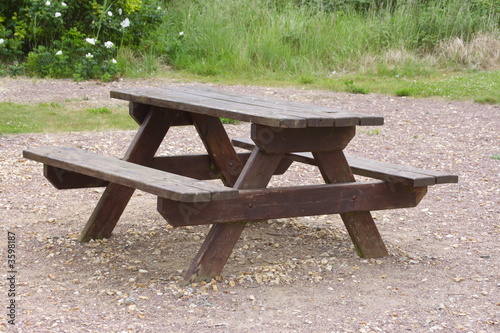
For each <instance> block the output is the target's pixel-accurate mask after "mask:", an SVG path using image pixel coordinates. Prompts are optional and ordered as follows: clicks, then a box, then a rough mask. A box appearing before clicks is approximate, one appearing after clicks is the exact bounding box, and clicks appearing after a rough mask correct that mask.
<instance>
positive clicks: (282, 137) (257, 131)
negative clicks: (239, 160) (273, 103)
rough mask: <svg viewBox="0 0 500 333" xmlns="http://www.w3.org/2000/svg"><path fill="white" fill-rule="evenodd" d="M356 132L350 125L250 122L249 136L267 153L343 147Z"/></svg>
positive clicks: (327, 149)
mask: <svg viewBox="0 0 500 333" xmlns="http://www.w3.org/2000/svg"><path fill="white" fill-rule="evenodd" d="M355 133H356V129H355V127H354V126H352V127H307V128H280V129H276V128H273V127H269V126H263V125H257V124H252V131H251V138H252V140H253V142H255V145H256V146H257V147H259V149H261V150H263V151H265V152H268V153H278V152H283V153H289V152H303V151H332V150H337V149H344V148H345V147H346V146H347V144H348V143H349V142H350V141H351V139H352V138H353V137H354V135H355Z"/></svg>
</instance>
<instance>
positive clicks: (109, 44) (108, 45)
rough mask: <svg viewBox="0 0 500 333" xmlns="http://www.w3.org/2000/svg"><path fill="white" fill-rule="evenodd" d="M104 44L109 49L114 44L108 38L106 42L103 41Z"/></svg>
mask: <svg viewBox="0 0 500 333" xmlns="http://www.w3.org/2000/svg"><path fill="white" fill-rule="evenodd" d="M104 46H106V48H107V49H110V48H112V47H113V46H115V44H113V42H111V41H109V40H108V41H107V42H106V43H104Z"/></svg>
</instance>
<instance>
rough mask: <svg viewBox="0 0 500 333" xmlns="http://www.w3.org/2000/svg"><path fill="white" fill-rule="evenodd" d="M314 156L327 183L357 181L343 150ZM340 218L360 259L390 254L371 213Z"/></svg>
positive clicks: (359, 213)
mask: <svg viewBox="0 0 500 333" xmlns="http://www.w3.org/2000/svg"><path fill="white" fill-rule="evenodd" d="M313 156H314V159H315V160H316V162H317V163H318V168H319V170H320V172H321V174H322V176H323V179H324V180H325V182H326V183H348V182H354V181H355V179H354V175H353V174H352V171H351V168H350V167H349V164H348V163H347V160H346V159H345V156H344V153H343V152H342V151H341V150H337V151H333V152H315V153H313ZM340 217H341V218H342V221H344V225H345V226H346V229H347V232H348V233H349V236H351V240H352V242H353V244H354V247H355V248H356V251H357V253H358V255H359V256H360V257H362V258H377V257H383V256H386V255H388V254H389V253H388V252H387V248H386V247H385V244H384V242H383V240H382V237H381V236H380V233H379V232H378V229H377V226H376V225H375V222H374V221H373V218H372V216H371V214H370V212H369V211H358V212H352V213H342V214H340Z"/></svg>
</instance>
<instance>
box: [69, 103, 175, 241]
mask: <svg viewBox="0 0 500 333" xmlns="http://www.w3.org/2000/svg"><path fill="white" fill-rule="evenodd" d="M177 115H178V112H173V111H166V110H162V109H160V108H157V107H151V108H150V110H149V112H148V113H147V115H146V116H145V118H144V120H143V122H142V124H141V127H140V128H139V131H138V132H137V134H136V135H135V137H134V140H133V141H132V143H131V144H130V147H129V148H128V150H127V153H126V154H125V157H124V160H126V161H129V162H133V163H137V164H142V165H149V164H150V163H151V161H152V159H153V157H154V155H155V153H156V151H157V150H158V147H159V146H160V144H161V142H162V141H163V139H164V137H165V135H166V134H167V131H168V129H169V128H170V126H171V125H172V123H173V121H174V120H175V118H176V117H177ZM134 191H135V189H133V188H130V187H126V186H122V185H118V184H114V183H110V184H109V185H108V186H107V187H106V189H105V191H104V193H103V195H102V197H101V199H100V200H99V202H98V203H97V206H96V208H95V209H94V212H93V213H92V215H91V216H90V218H89V220H88V221H87V224H86V225H85V227H84V229H83V230H82V232H81V234H80V239H79V240H80V242H88V241H89V240H91V239H101V238H109V237H111V233H112V232H113V229H114V227H115V226H116V223H117V222H118V220H119V219H120V216H121V215H122V213H123V211H124V210H125V207H126V206H127V204H128V202H129V200H130V198H131V197H132V195H133V194H134Z"/></svg>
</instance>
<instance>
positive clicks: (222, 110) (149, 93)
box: [111, 87, 307, 128]
mask: <svg viewBox="0 0 500 333" xmlns="http://www.w3.org/2000/svg"><path fill="white" fill-rule="evenodd" d="M111 97H112V98H117V99H124V100H128V101H131V102H134V103H141V104H147V105H155V106H158V107H161V108H166V109H173V110H179V111H187V112H192V113H198V114H205V115H209V116H213V117H221V118H229V119H234V120H238V121H245V122H254V123H259V124H264V125H269V126H274V127H290V128H301V127H306V126H307V120H306V119H305V118H304V117H298V116H295V115H283V114H281V113H279V112H276V111H275V110H271V109H269V108H265V107H257V106H249V105H245V104H238V103H233V102H228V101H222V100H216V99H211V98H207V97H203V96H197V95H194V94H191V93H186V92H183V91H179V90H176V89H175V88H158V87H152V88H135V89H126V90H119V91H111Z"/></svg>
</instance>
